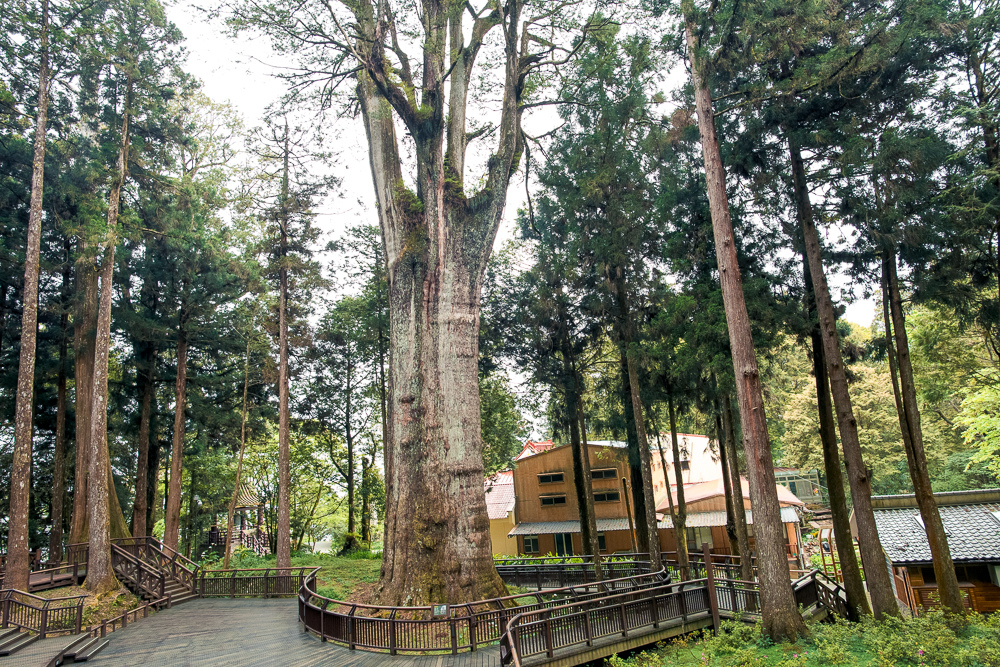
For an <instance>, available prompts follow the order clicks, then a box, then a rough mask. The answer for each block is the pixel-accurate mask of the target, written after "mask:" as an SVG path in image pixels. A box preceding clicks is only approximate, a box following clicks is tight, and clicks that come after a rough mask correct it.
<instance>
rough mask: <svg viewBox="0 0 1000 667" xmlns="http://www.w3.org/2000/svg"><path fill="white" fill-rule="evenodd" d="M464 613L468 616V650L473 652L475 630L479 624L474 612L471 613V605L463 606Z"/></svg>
mask: <svg viewBox="0 0 1000 667" xmlns="http://www.w3.org/2000/svg"><path fill="white" fill-rule="evenodd" d="M465 611H466V613H467V614H468V615H469V647H470V648H469V650H471V651H475V650H476V629H477V626H478V625H479V622H478V620H477V619H476V615H475V612H473V611H472V605H471V604H467V605H465Z"/></svg>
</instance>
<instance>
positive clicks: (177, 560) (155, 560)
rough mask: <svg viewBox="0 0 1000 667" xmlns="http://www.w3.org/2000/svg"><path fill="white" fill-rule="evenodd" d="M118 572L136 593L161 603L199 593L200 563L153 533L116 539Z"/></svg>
mask: <svg viewBox="0 0 1000 667" xmlns="http://www.w3.org/2000/svg"><path fill="white" fill-rule="evenodd" d="M111 555H112V564H113V565H114V568H115V574H116V575H117V576H118V578H119V580H120V581H121V582H122V583H123V584H125V585H126V586H127V587H128V588H129V589H130V590H131V591H132V592H133V593H135V594H136V595H138V596H140V597H141V598H143V599H144V600H147V601H149V602H152V603H154V604H156V605H158V606H173V605H175V604H181V603H184V602H187V601H188V600H193V599H194V598H196V597H198V588H197V582H198V570H199V566H198V565H197V564H196V563H194V562H193V561H191V560H190V559H188V558H185V557H184V556H183V555H181V554H180V553H178V552H176V551H174V550H173V549H171V548H170V547H168V546H166V545H164V544H163V543H162V542H160V541H159V540H157V539H155V538H153V537H136V538H126V539H121V540H114V541H113V543H112V554H111Z"/></svg>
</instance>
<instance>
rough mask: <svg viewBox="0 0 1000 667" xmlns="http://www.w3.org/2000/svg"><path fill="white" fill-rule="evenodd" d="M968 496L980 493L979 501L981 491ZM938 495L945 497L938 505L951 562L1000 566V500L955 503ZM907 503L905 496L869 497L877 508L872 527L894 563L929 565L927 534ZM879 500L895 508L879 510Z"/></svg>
mask: <svg viewBox="0 0 1000 667" xmlns="http://www.w3.org/2000/svg"><path fill="white" fill-rule="evenodd" d="M963 493H964V492H963ZM968 493H969V495H967V496H965V497H966V498H970V497H975V496H973V495H972V494H973V493H978V494H980V495H979V497H980V498H982V497H983V493H984V492H968ZM997 493H998V494H1000V492H997ZM938 495H939V494H934V497H935V499H937V497H938ZM940 495H942V496H944V497H943V498H942V501H943V502H941V503H940V504H939V505H938V512H940V514H941V522H942V523H944V530H945V533H946V534H947V536H948V546H949V548H950V550H951V557H952V560H954V561H956V562H959V561H964V562H987V563H1000V500H998V502H981V503H976V502H970V503H965V504H959V503H955V502H954V501H955V500H957V499H956V498H954V497H949V496H953V495H954V494H940ZM959 498H961V496H959ZM998 498H1000V495H998ZM907 500H908V497H906V496H882V497H875V498H872V502H873V504H875V505H876V507H875V510H874V511H875V525H876V527H877V528H878V535H879V539H880V541H881V542H882V548H883V549H884V550H885V554H886V556H887V557H888V558H889V560H890V561H892V562H893V563H898V564H902V563H930V562H931V548H930V545H929V544H928V543H927V533H926V532H925V531H924V528H923V525H922V523H921V522H920V521H918V519H919V518H920V511H919V510H918V509H917V508H916V507H915V506H910V507H908V506H905V505H907V504H908V503H907ZM879 501H881V502H880V504H886V503H888V504H891V505H894V506H892V507H878V504H877V503H878V502H879ZM900 505H903V506H900ZM914 505H916V502H915V500H914Z"/></svg>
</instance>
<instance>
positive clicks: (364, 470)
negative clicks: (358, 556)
mask: <svg viewBox="0 0 1000 667" xmlns="http://www.w3.org/2000/svg"><path fill="white" fill-rule="evenodd" d="M371 460H372V462H371V463H369V461H368V459H367V458H366V457H364V456H362V457H361V541H362V542H363V543H364V544H365V545H366V546H367V548H369V549H370V548H371V540H372V536H371V525H370V521H369V517H370V516H371V511H372V508H371V493H370V492H369V488H370V487H369V483H370V482H369V478H368V476H369V475H370V474H371V466H372V464H373V463H374V461H375V453H374V452H372V459H371Z"/></svg>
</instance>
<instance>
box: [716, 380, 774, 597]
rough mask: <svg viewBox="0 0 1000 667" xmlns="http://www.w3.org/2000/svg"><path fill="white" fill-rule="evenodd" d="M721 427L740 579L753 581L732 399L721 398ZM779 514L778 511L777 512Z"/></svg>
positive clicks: (751, 553)
mask: <svg viewBox="0 0 1000 667" xmlns="http://www.w3.org/2000/svg"><path fill="white" fill-rule="evenodd" d="M722 402H723V406H722V425H723V428H724V429H725V431H726V441H725V444H724V445H723V446H724V447H725V448H726V459H727V462H728V463H729V484H730V486H731V487H732V489H733V491H732V493H733V520H734V521H735V523H736V544H737V545H738V548H739V552H740V577H741V578H742V579H743V581H753V580H754V574H753V552H752V551H751V550H750V532H749V531H748V530H747V510H746V507H745V506H744V503H743V480H742V478H741V477H740V459H739V455H738V453H737V451H736V424H735V423H734V422H733V405H732V399H731V398H730V397H729V396H728V395H726V396H724V397H723V398H722ZM779 512H780V510H779Z"/></svg>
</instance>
